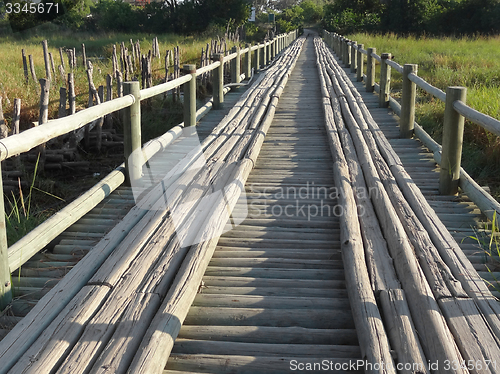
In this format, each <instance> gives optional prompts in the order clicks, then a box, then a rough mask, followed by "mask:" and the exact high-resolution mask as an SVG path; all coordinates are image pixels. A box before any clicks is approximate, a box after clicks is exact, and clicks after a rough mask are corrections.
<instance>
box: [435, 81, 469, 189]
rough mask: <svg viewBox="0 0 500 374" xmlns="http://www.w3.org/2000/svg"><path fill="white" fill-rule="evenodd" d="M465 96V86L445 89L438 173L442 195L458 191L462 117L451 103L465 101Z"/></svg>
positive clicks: (462, 136)
mask: <svg viewBox="0 0 500 374" xmlns="http://www.w3.org/2000/svg"><path fill="white" fill-rule="evenodd" d="M466 96H467V88H465V87H448V88H447V89H446V104H445V109H444V123H443V148H442V151H441V152H442V153H441V171H440V174H439V193H440V194H442V195H454V194H456V193H457V192H458V183H459V179H460V162H461V159H462V142H463V138H464V117H463V116H462V115H461V114H459V113H458V112H457V111H456V110H455V109H454V108H453V103H454V102H455V101H456V100H460V101H462V102H464V103H465V101H466Z"/></svg>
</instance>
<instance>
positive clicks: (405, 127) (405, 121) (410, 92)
mask: <svg viewBox="0 0 500 374" xmlns="http://www.w3.org/2000/svg"><path fill="white" fill-rule="evenodd" d="M417 72H418V65H415V64H405V66H404V67H403V93H402V98H401V117H400V120H399V136H400V137H401V138H408V139H409V138H411V137H413V129H414V128H415V98H416V95H417V85H416V84H415V83H413V82H412V81H411V80H409V79H408V75H409V74H412V73H413V74H417Z"/></svg>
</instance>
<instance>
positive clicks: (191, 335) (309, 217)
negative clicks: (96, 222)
mask: <svg viewBox="0 0 500 374" xmlns="http://www.w3.org/2000/svg"><path fill="white" fill-rule="evenodd" d="M313 60H314V46H313V44H312V38H311V39H309V40H308V41H307V42H306V44H305V45H304V49H303V50H302V53H301V56H300V57H299V60H298V62H297V65H296V66H295V69H294V71H293V73H292V75H291V76H290V79H289V81H288V83H287V86H286V88H285V90H284V92H283V95H282V98H281V100H280V101H279V104H278V107H277V109H276V114H275V117H274V120H273V123H272V125H271V128H270V129H269V132H268V134H267V136H266V140H265V142H264V145H263V147H262V149H261V152H260V154H259V158H258V159H257V164H256V165H255V168H254V169H253V171H252V172H251V174H250V176H249V178H248V180H247V185H246V196H247V200H248V207H249V208H248V218H247V219H246V220H245V221H244V222H243V223H242V224H241V225H239V226H237V227H236V228H235V229H233V230H231V231H228V232H227V233H225V234H224V235H223V236H222V237H221V238H220V240H219V243H218V245H217V248H216V251H215V254H214V256H213V258H212V261H211V262H210V264H209V266H208V269H207V270H206V272H205V276H204V277H203V281H204V285H203V286H202V288H201V290H200V293H199V294H198V296H197V297H196V299H195V301H194V304H193V306H192V307H191V309H190V312H189V314H188V316H187V318H186V320H185V322H184V325H183V326H182V328H181V331H180V333H179V336H178V338H177V340H176V343H175V345H174V349H173V351H172V354H171V356H170V359H169V361H168V363H167V367H166V369H167V371H166V372H165V374H167V373H168V374H175V373H179V374H180V373H181V372H182V373H187V372H198V371H199V372H210V373H226V372H227V373H233V372H237V373H248V374H250V373H252V374H254V373H285V372H288V370H289V369H290V368H293V366H291V364H290V363H291V362H292V360H296V361H297V362H300V363H305V362H309V363H314V362H316V363H321V361H322V360H323V359H324V358H326V357H328V358H329V359H330V361H331V362H333V363H341V362H348V361H349V360H355V359H358V358H359V359H360V358H361V354H360V351H359V347H358V343H357V337H356V332H355V327H354V323H353V320H352V315H351V311H350V307H349V301H348V299H347V292H346V290H345V282H344V274H343V273H344V270H343V265H342V259H341V254H340V228H339V219H338V218H337V217H335V207H336V205H337V200H336V199H335V198H331V197H330V190H331V188H332V187H333V186H334V184H333V174H332V168H331V164H332V156H331V154H330V150H329V147H328V143H327V141H326V136H325V126H324V115H323V112H322V109H321V105H320V104H321V100H320V96H319V93H320V88H319V80H318V72H317V68H316V66H315V65H314V64H311V61H313ZM325 191H328V193H325ZM325 195H326V196H325ZM236 209H242V207H241V206H237V208H236Z"/></svg>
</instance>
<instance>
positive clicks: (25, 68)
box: [21, 48, 29, 84]
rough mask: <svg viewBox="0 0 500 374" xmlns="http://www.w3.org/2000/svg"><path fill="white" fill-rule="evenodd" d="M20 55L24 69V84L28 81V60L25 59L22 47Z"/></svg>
mask: <svg viewBox="0 0 500 374" xmlns="http://www.w3.org/2000/svg"><path fill="white" fill-rule="evenodd" d="M21 53H22V56H23V70H24V79H25V81H26V84H27V83H28V81H29V76H28V62H27V61H26V53H25V52H24V48H23V49H22V51H21Z"/></svg>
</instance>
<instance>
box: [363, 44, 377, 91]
mask: <svg viewBox="0 0 500 374" xmlns="http://www.w3.org/2000/svg"><path fill="white" fill-rule="evenodd" d="M376 52H377V48H368V57H367V59H366V92H373V90H374V88H375V59H374V58H373V57H372V53H376Z"/></svg>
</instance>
